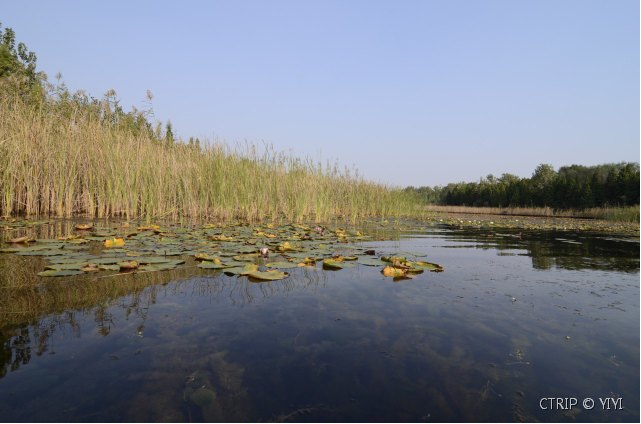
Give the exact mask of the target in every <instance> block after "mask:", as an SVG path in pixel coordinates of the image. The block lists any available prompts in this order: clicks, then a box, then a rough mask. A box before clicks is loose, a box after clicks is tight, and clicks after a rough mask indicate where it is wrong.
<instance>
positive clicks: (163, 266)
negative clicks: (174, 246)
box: [138, 262, 178, 271]
mask: <svg viewBox="0 0 641 424" xmlns="http://www.w3.org/2000/svg"><path fill="white" fill-rule="evenodd" d="M177 266H178V264H177V263H174V262H168V263H158V264H147V265H143V266H141V267H140V268H138V269H140V270H141V271H167V270H170V269H175V268H176V267H177Z"/></svg>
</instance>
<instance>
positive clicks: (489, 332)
mask: <svg viewBox="0 0 641 424" xmlns="http://www.w3.org/2000/svg"><path fill="white" fill-rule="evenodd" d="M458 236H461V238H458V239H457V238H456V237H458ZM456 237H452V236H451V235H450V234H448V233H447V232H446V233H441V234H440V235H438V236H437V237H414V238H411V239H404V238H401V239H400V240H399V241H395V242H371V243H367V245H371V246H374V248H375V249H376V250H377V253H394V252H399V251H400V252H408V253H414V254H420V255H427V256H425V260H428V261H431V262H436V263H439V264H441V265H443V266H444V267H445V272H443V273H424V274H421V275H418V276H417V277H416V278H415V279H413V280H405V281H400V282H393V281H392V280H391V279H389V278H385V277H383V276H382V274H381V273H380V269H379V267H366V266H358V267H356V268H351V269H344V270H341V271H338V272H324V271H322V270H321V269H320V267H319V268H318V269H316V270H310V269H300V270H297V269H294V270H292V277H290V278H288V279H286V280H282V281H276V282H268V283H260V284H255V283H250V282H248V281H247V280H246V279H245V278H240V279H237V278H236V277H227V276H222V275H220V276H215V275H216V274H214V273H212V274H209V275H210V276H209V277H204V278H203V277H199V278H192V279H188V280H185V281H181V282H169V283H168V284H166V285H156V286H150V287H148V288H146V289H144V290H142V291H140V292H137V293H135V294H131V295H128V296H124V297H120V298H117V299H114V300H106V301H105V302H103V305H102V306H94V307H90V308H87V309H85V310H84V311H75V312H69V313H67V314H61V315H48V316H45V317H43V319H42V320H41V321H40V323H39V325H37V326H31V327H29V332H30V338H31V343H32V344H33V345H34V349H33V350H32V355H31V359H30V362H29V363H27V364H23V365H21V366H20V368H19V371H20V372H9V373H8V374H7V375H6V376H5V377H4V378H2V379H0V413H2V414H3V415H2V416H3V417H7V419H9V418H15V419H29V420H38V419H39V418H41V419H43V420H54V421H57V420H73V419H80V418H81V417H83V416H84V415H85V414H96V415H91V416H95V417H98V418H100V419H101V420H105V421H115V420H120V421H124V420H146V421H157V420H163V418H164V419H165V420H166V419H167V417H174V418H175V419H176V420H182V421H184V420H186V416H185V415H184V414H185V413H186V412H185V411H186V409H189V411H190V413H193V414H200V415H198V416H201V417H203V418H207V417H210V418H211V417H215V416H217V415H216V413H217V412H215V411H213V410H211V409H202V410H201V409H194V407H193V405H186V404H185V401H184V400H183V390H184V387H185V380H186V378H187V377H188V376H190V375H192V374H193V373H194V372H199V373H201V374H199V375H202V376H203V377H202V378H203V381H205V383H204V384H206V385H207V386H208V387H211V388H212V390H215V391H216V392H217V393H218V398H217V402H219V403H217V405H218V406H220V410H221V411H228V412H225V413H226V414H228V415H223V418H228V419H229V418H230V417H231V418H234V419H242V420H249V421H258V420H263V421H265V420H270V419H274V417H279V416H291V417H298V419H299V420H300V419H302V418H304V417H307V418H309V419H311V420H314V421H324V420H340V421H349V420H359V421H373V420H376V419H384V420H386V421H421V420H422V418H423V419H425V418H424V417H427V416H428V415H429V417H430V418H431V419H433V420H439V421H444V420H445V421H447V420H459V421H470V420H475V421H478V420H481V421H483V420H485V421H490V420H499V421H515V420H516V419H517V418H519V415H518V414H521V415H522V417H521V418H523V417H524V418H526V419H527V420H528V421H532V420H534V419H537V420H544V421H550V420H553V421H558V420H561V419H563V416H562V415H559V414H552V415H550V414H551V413H550V412H546V413H544V412H542V411H541V410H540V409H539V408H538V399H540V398H541V397H544V396H545V397H547V396H557V395H558V396H576V397H585V396H593V397H596V396H608V395H610V392H614V393H617V395H618V396H622V397H623V398H624V403H625V406H626V410H625V411H624V412H621V413H617V415H605V413H603V412H599V411H592V412H590V413H587V412H586V411H583V412H582V414H581V416H580V417H581V419H582V420H585V421H593V420H606V419H608V418H609V420H615V421H616V420H630V419H634V418H635V417H636V416H635V415H634V413H635V411H638V407H639V405H638V399H639V387H638V379H637V377H636V376H638V374H639V368H638V363H639V362H638V359H639V350H638V346H639V323H638V313H639V283H638V281H639V280H638V278H639V277H638V268H637V270H636V271H631V270H627V271H626V272H618V271H610V270H608V269H606V268H598V269H593V268H580V269H565V268H562V267H560V266H558V264H556V265H555V266H552V267H550V268H535V267H533V264H532V260H533V259H532V258H530V257H528V256H525V255H522V254H523V253H527V252H529V250H528V249H529V248H531V245H532V243H534V242H533V241H532V240H529V239H528V237H527V235H525V234H524V235H523V236H522V238H521V239H519V240H512V239H510V240H509V241H508V242H505V243H502V242H496V241H492V242H488V243H486V242H484V241H483V240H482V239H480V238H478V237H476V236H472V235H469V234H468V235H463V234H458V235H457V236H456ZM582 241H583V242H584V244H583V245H581V246H583V248H585V246H586V244H587V243H586V242H588V243H589V240H586V239H585V238H584V239H582ZM539 242H540V243H541V244H542V245H543V247H545V248H546V249H548V253H549V252H556V253H555V254H559V255H561V254H566V253H572V252H574V251H573V250H570V251H567V249H578V248H580V246H579V245H574V244H569V247H562V248H559V249H560V250H559V249H556V248H555V247H554V245H555V243H559V241H558V240H557V241H553V239H552V238H549V239H546V240H539ZM492 243H493V244H495V245H501V246H505V247H506V250H505V252H509V253H518V254H517V255H514V256H512V255H508V256H504V255H499V253H501V250H498V249H496V247H492ZM461 244H464V245H470V246H471V245H474V246H475V247H473V248H472V247H469V248H449V247H447V248H446V247H444V246H454V245H461ZM566 244H567V243H566ZM596 245H599V246H601V248H602V251H603V253H602V254H603V256H608V252H609V254H610V255H615V254H617V253H616V249H609V248H608V247H607V245H605V246H604V245H602V244H599V243H597V244H596ZM596 245H595V246H596ZM478 246H482V248H479V247H478ZM519 246H520V247H519ZM528 246H530V247H529V248H528ZM595 249H596V248H595V247H590V248H589V249H588V251H597V250H595ZM627 249H629V247H628V248H626V250H622V251H620V252H619V253H618V254H621V252H623V251H628V250H627ZM637 250H638V249H637ZM564 252H566V253H564ZM551 257H552V258H553V259H554V260H556V261H558V258H559V257H554V256H551ZM637 266H638V265H637ZM68 314H73V316H74V320H73V322H75V324H74V325H75V329H74V328H72V324H71V323H72V320H70V318H69V315H68ZM104 325H108V326H109V328H110V331H109V333H108V335H101V334H100V331H99V328H100V327H101V326H104ZM36 327H39V329H38V330H36ZM46 328H55V331H50V332H49V336H48V339H47V343H48V344H49V348H48V349H47V350H46V351H44V352H43V353H42V355H41V356H38V355H35V346H36V344H37V343H36V340H37V339H38V335H42V334H43V331H44V329H46ZM103 334H104V333H103ZM78 387H82V388H83V389H82V392H81V393H78ZM517 392H519V393H522V394H523V396H521V395H519V394H517ZM16 399H20V402H21V404H22V405H24V407H23V408H22V409H20V410H18V409H16V408H15V406H14V403H12V401H15V400H16ZM36 405H37V406H38V407H37V408H36V407H35V406H36ZM301 411H302V412H301ZM517 412H518V414H517ZM290 414H294V415H290ZM296 414H305V415H296ZM194 416H196V415H194Z"/></svg>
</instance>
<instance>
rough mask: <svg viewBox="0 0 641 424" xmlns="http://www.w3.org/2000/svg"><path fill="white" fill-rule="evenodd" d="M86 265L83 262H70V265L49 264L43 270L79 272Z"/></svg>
mask: <svg viewBox="0 0 641 424" xmlns="http://www.w3.org/2000/svg"><path fill="white" fill-rule="evenodd" d="M87 265H88V263H87V262H84V261H80V262H72V263H66V264H50V265H47V266H46V267H45V268H46V269H53V270H56V271H62V270H76V271H79V270H81V269H82V268H84V267H85V266H87Z"/></svg>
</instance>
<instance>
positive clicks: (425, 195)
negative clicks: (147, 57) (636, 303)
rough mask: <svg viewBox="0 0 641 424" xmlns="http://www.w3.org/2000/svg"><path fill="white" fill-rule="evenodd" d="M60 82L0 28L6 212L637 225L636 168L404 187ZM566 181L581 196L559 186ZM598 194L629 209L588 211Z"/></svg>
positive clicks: (2, 201)
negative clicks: (200, 133) (180, 130)
mask: <svg viewBox="0 0 641 424" xmlns="http://www.w3.org/2000/svg"><path fill="white" fill-rule="evenodd" d="M0 29H1V28H0ZM61 78H62V77H61V76H60V75H58V76H56V79H57V83H56V84H52V83H50V82H49V81H48V80H47V76H46V74H44V73H43V72H36V56H35V54H34V53H33V52H29V51H28V50H27V48H26V46H25V45H24V44H23V43H18V44H17V47H16V40H15V34H14V33H13V30H11V28H5V29H4V31H0V216H3V217H16V216H27V217H38V218H40V217H48V218H51V217H57V218H74V217H80V216H81V217H84V218H89V219H111V218H120V219H126V220H134V219H144V220H146V221H148V222H150V221H159V220H174V221H177V220H184V219H187V220H200V221H219V222H231V221H244V222H264V221H279V222H283V221H286V222H291V223H306V222H316V223H329V222H338V221H344V222H348V223H357V222H359V221H362V220H366V219H380V220H381V221H384V220H386V219H390V220H399V219H404V218H408V219H424V220H432V219H434V217H435V216H439V217H440V215H439V214H442V213H466V214H470V213H474V214H478V213H480V214H488V213H490V214H500V215H533V216H543V217H573V218H591V219H599V220H602V219H604V220H609V221H615V222H616V221H622V222H628V223H630V225H633V226H634V225H636V227H637V229H638V223H639V205H638V187H639V183H638V180H639V166H638V164H620V165H602V166H599V167H588V168H586V167H579V166H574V165H573V166H572V167H568V168H567V169H566V168H562V169H561V170H559V172H558V173H557V172H556V171H554V170H553V169H552V168H551V166H549V165H541V166H540V167H539V168H537V170H536V171H535V173H534V175H533V177H532V179H518V178H517V177H515V176H511V175H509V174H504V176H502V177H501V178H499V179H496V178H494V177H492V176H488V179H487V180H483V179H482V181H481V182H480V183H478V184H477V183H465V184H463V183H461V184H452V185H448V186H447V187H444V188H439V187H436V188H434V189H433V188H430V187H420V188H417V189H415V188H413V187H407V188H405V189H401V188H396V187H390V186H387V185H384V184H379V183H373V182H370V181H367V180H365V179H363V177H362V176H360V175H359V174H358V171H357V170H353V169H348V168H341V167H339V166H338V164H337V163H331V162H329V161H328V162H323V161H321V160H317V159H314V158H310V157H307V158H304V159H300V158H296V157H294V156H292V155H287V154H284V153H281V152H277V151H275V150H274V149H273V148H272V147H271V146H269V145H265V146H255V145H252V144H248V143H247V144H245V145H238V146H236V148H232V147H229V146H228V145H227V144H225V143H221V142H214V141H206V140H204V141H202V142H201V140H199V139H194V138H190V139H189V140H188V142H187V141H184V140H182V139H180V138H176V137H175V136H174V132H173V128H172V126H171V123H170V122H167V123H165V124H164V126H163V124H162V123H161V122H159V121H157V120H155V117H154V114H153V108H152V103H151V102H152V99H153V95H152V94H151V92H148V93H147V105H148V107H147V108H146V110H137V109H135V108H132V110H131V111H130V112H125V111H124V109H123V108H122V106H121V105H120V103H119V100H118V98H117V96H116V93H115V91H114V90H109V91H108V92H107V93H105V95H104V96H103V97H102V98H99V99H98V98H94V97H92V96H90V95H88V94H87V93H86V92H84V91H82V90H79V91H76V92H71V91H70V90H69V89H68V88H67V87H66V86H65V84H64V83H63V82H62V81H61ZM635 181H636V182H635ZM566 186H567V187H570V188H572V190H571V191H570V192H568V193H569V194H573V196H574V197H572V196H569V195H568V193H565V192H564V191H562V190H561V189H565V188H567V187H566ZM590 187H591V189H590V190H588V191H585V190H583V188H585V189H588V188H590ZM610 189H611V190H610ZM582 193H583V194H585V193H589V196H587V195H586V196H580V194H582ZM488 196H489V197H488ZM555 196H561V197H562V198H563V199H566V198H573V199H574V198H576V199H575V200H576V201H579V200H581V201H582V202H584V203H582V204H581V205H582V206H581V207H579V208H577V209H569V208H568V207H567V206H566V207H556V208H555V209H551V208H548V207H545V208H527V207H526V208H523V207H508V208H505V207H503V208H487V207H483V208H470V207H462V206H442V205H444V204H445V205H447V204H451V203H455V204H461V203H464V204H478V203H486V204H487V205H489V206H491V205H492V204H494V203H498V204H520V203H522V202H527V201H528V199H530V200H529V201H530V202H533V204H537V202H547V201H552V202H553V201H554V199H555V198H556V197H555ZM635 196H636V197H635ZM546 199H547V200H546ZM635 199H636V200H635ZM596 201H598V202H604V201H606V202H618V203H619V204H621V205H624V207H609V206H607V205H605V204H603V205H602V204H601V203H599V206H600V207H589V206H590V205H592V204H594V202H596ZM635 201H636V205H634V206H625V205H628V204H630V202H635ZM590 202H591V203H590ZM621 202H622V203H621ZM436 204H440V206H439V205H436ZM603 206H606V207H603ZM561 209H563V210H561ZM637 231H638V230H637Z"/></svg>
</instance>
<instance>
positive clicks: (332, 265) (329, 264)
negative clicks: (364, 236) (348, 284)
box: [323, 259, 354, 270]
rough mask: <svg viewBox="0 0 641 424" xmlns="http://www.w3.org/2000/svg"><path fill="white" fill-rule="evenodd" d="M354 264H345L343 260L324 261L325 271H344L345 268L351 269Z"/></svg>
mask: <svg viewBox="0 0 641 424" xmlns="http://www.w3.org/2000/svg"><path fill="white" fill-rule="evenodd" d="M353 266H354V264H350V263H347V262H343V261H341V260H337V259H325V260H323V269H334V270H336V269H343V268H351V267H353Z"/></svg>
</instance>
